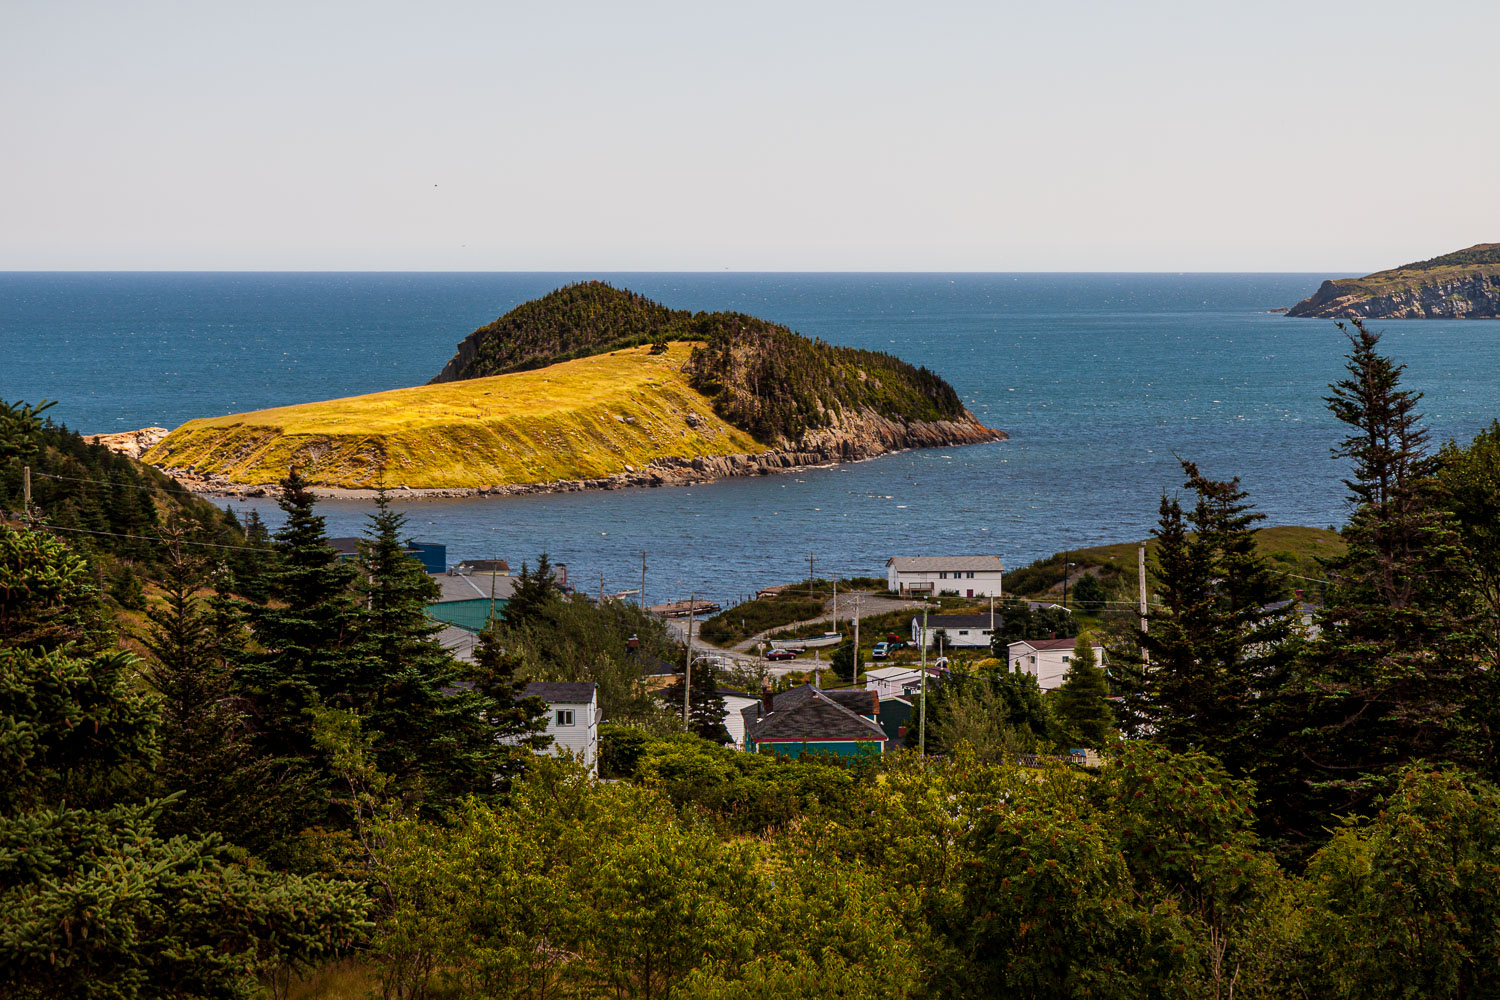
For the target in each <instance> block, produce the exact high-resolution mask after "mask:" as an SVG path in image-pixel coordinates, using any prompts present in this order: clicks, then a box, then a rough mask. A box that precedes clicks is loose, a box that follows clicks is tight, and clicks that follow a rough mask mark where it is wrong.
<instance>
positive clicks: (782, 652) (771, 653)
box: [766, 649, 797, 660]
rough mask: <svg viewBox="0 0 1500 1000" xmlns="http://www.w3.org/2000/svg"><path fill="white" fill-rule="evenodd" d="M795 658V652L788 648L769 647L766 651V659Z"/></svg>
mask: <svg viewBox="0 0 1500 1000" xmlns="http://www.w3.org/2000/svg"><path fill="white" fill-rule="evenodd" d="M796 658H797V654H796V653H794V652H792V651H791V650H790V649H771V650H767V651H766V659H768V660H795V659H796Z"/></svg>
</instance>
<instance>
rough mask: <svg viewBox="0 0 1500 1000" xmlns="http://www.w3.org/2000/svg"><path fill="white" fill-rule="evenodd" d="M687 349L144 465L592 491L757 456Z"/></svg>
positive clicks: (245, 474) (225, 439)
mask: <svg viewBox="0 0 1500 1000" xmlns="http://www.w3.org/2000/svg"><path fill="white" fill-rule="evenodd" d="M692 346H693V345H692V344H688V343H680V344H674V345H672V347H671V348H670V349H669V350H668V351H667V352H666V353H664V354H658V355H653V354H651V353H650V352H649V349H648V348H645V347H638V348H631V349H627V350H621V351H617V352H615V353H613V354H602V355H596V356H594V357H589V358H580V359H578V360H574V361H565V362H563V363H561V364H557V365H552V366H550V367H547V368H540V369H536V370H534V371H528V372H519V373H516V374H511V375H495V376H492V377H490V378H480V379H469V380H467V381H462V382H447V383H442V384H439V385H425V386H417V387H415V388H411V389H394V390H391V391H389V392H378V393H373V394H371V395H368V396H350V397H347V398H344V399H333V400H328V401H326V402H321V403H304V404H299V405H297V406H283V407H277V408H275V409H270V410H257V411H255V412H253V413H238V414H232V415H230V416H225V417H209V418H205V419H199V420H190V421H188V422H187V423H185V424H183V425H182V426H181V427H179V428H177V429H176V430H174V431H173V432H172V433H171V434H170V435H168V436H167V438H166V439H165V440H164V441H162V442H161V443H160V444H158V445H157V446H156V447H155V448H153V449H151V451H150V452H148V453H147V454H146V456H145V461H147V462H150V463H152V464H160V465H165V466H167V467H168V468H177V469H183V468H186V467H188V466H193V467H195V469H196V470H197V472H198V473H199V474H207V473H219V474H222V475H224V476H227V477H228V478H229V479H230V480H232V481H234V482H238V483H271V482H275V481H276V480H278V479H280V478H281V477H283V476H285V475H286V474H287V470H288V469H289V468H290V467H291V466H292V465H297V466H299V467H303V474H304V476H305V477H307V478H308V479H309V480H311V481H312V482H313V483H315V484H317V485H323V486H340V487H349V488H358V487H365V488H370V487H374V486H377V485H379V484H380V482H381V481H382V479H383V480H384V482H385V484H386V485H388V486H392V487H395V486H401V485H405V486H410V487H412V488H413V489H419V488H445V487H446V488H457V487H480V486H493V485H500V484H507V483H548V482H556V481H558V480H564V479H596V478H601V477H604V476H609V475H613V474H616V473H621V472H627V471H629V470H628V469H627V468H626V467H627V466H634V467H635V468H636V469H640V468H643V467H645V466H646V465H648V464H649V463H650V462H651V460H652V459H655V458H662V457H684V458H690V457H693V456H696V455H731V454H737V453H742V452H758V451H764V450H765V446H764V445H762V444H760V443H759V442H757V441H756V440H755V439H754V438H752V437H751V436H750V435H748V434H746V433H744V432H743V431H740V430H738V429H736V428H734V427H732V426H730V425H729V424H727V423H725V422H724V421H723V420H721V419H720V418H719V417H718V416H717V415H715V414H714V412H713V408H712V406H711V405H710V404H709V401H708V400H707V399H706V398H705V397H704V396H703V395H702V394H700V393H698V392H697V391H695V390H694V389H692V388H691V387H690V386H689V385H688V382H687V379H686V378H685V377H684V376H683V374H682V370H681V369H682V366H683V363H684V362H685V361H686V360H687V358H688V354H689V353H690V351H691V350H692Z"/></svg>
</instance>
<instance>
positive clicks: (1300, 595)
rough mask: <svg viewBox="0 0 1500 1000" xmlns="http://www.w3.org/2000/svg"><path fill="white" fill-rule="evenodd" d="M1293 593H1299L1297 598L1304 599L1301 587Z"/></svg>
mask: <svg viewBox="0 0 1500 1000" xmlns="http://www.w3.org/2000/svg"><path fill="white" fill-rule="evenodd" d="M1292 593H1293V594H1296V595H1297V600H1299V601H1300V600H1302V591H1301V590H1300V589H1298V590H1294V591H1292Z"/></svg>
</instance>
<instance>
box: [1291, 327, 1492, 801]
mask: <svg viewBox="0 0 1500 1000" xmlns="http://www.w3.org/2000/svg"><path fill="white" fill-rule="evenodd" d="M1345 333H1346V334H1347V335H1348V336H1349V340H1350V345H1351V349H1350V352H1349V355H1348V359H1347V364H1346V366H1345V367H1346V370H1347V372H1348V375H1347V377H1345V378H1343V379H1341V380H1340V381H1338V382H1336V383H1334V384H1333V385H1332V386H1331V389H1332V394H1331V395H1330V396H1328V397H1326V399H1327V402H1328V407H1329V409H1330V410H1331V411H1332V412H1333V415H1334V416H1335V417H1337V418H1338V419H1339V420H1340V421H1341V422H1343V423H1344V424H1346V425H1347V426H1348V428H1349V433H1348V436H1347V437H1345V438H1344V439H1343V441H1341V442H1340V444H1339V446H1338V447H1337V448H1336V449H1335V450H1334V456H1335V457H1336V458H1343V459H1347V460H1348V461H1349V463H1350V465H1351V477H1350V478H1349V479H1346V480H1345V485H1346V486H1347V487H1348V491H1349V492H1348V496H1349V501H1350V503H1351V505H1352V507H1353V511H1352V513H1351V515H1350V518H1349V523H1348V524H1347V525H1346V526H1345V528H1344V531H1343V537H1344V541H1345V542H1346V543H1347V545H1348V549H1347V552H1346V553H1345V554H1344V555H1343V556H1341V557H1339V558H1338V559H1336V560H1334V561H1333V562H1332V563H1331V564H1330V566H1329V585H1328V591H1327V601H1328V604H1327V606H1326V607H1325V608H1324V611H1323V613H1322V615H1321V617H1320V621H1319V624H1320V626H1321V630H1322V631H1321V635H1320V636H1319V638H1318V640H1317V641H1316V642H1315V643H1314V644H1313V645H1312V647H1311V648H1310V649H1309V650H1308V655H1307V656H1306V657H1305V658H1304V659H1303V660H1302V661H1301V663H1300V666H1299V677H1298V681H1299V689H1298V691H1297V698H1296V699H1295V700H1293V701H1291V702H1289V704H1288V709H1289V714H1290V718H1289V720H1288V721H1289V726H1288V728H1289V731H1291V732H1294V733H1297V734H1298V735H1299V736H1300V740H1299V744H1298V747H1297V750H1298V761H1299V769H1300V773H1299V777H1301V778H1302V783H1303V785H1304V787H1309V788H1311V789H1312V790H1313V792H1314V796H1313V799H1312V801H1311V802H1308V803H1306V812H1305V814H1304V815H1303V816H1302V818H1301V825H1302V826H1303V827H1304V829H1314V830H1316V829H1320V828H1322V827H1324V826H1326V825H1327V824H1328V822H1329V820H1328V816H1330V815H1331V814H1334V813H1342V812H1347V811H1350V810H1355V809H1360V808H1364V807H1366V806H1367V805H1368V804H1369V803H1370V802H1371V800H1372V798H1373V797H1374V796H1375V795H1376V794H1377V793H1378V792H1379V791H1381V790H1382V789H1385V788H1387V787H1388V786H1389V783H1390V781H1391V780H1392V778H1393V776H1394V775H1395V774H1396V772H1397V771H1398V770H1399V769H1400V768H1401V767H1402V766H1403V765H1404V764H1406V763H1409V762H1411V761H1413V760H1416V759H1419V758H1421V759H1426V760H1430V761H1452V762H1462V763H1469V762H1471V760H1472V753H1473V742H1472V736H1473V733H1472V731H1471V720H1470V718H1469V716H1468V715H1467V714H1466V713H1465V708H1466V704H1467V702H1468V700H1469V697H1470V693H1471V692H1472V691H1473V690H1475V688H1476V685H1477V684H1478V683H1479V681H1480V680H1481V679H1482V678H1481V677H1480V670H1479V664H1480V661H1479V659H1478V657H1476V656H1474V655H1473V654H1474V636H1473V632H1472V628H1473V625H1472V622H1471V621H1469V620H1468V619H1467V617H1466V616H1465V615H1464V613H1463V609H1464V606H1465V605H1464V597H1463V588H1464V581H1465V579H1466V572H1465V567H1464V565H1463V561H1462V559H1461V555H1462V547H1461V545H1460V544H1459V540H1458V537H1457V535H1456V534H1455V532H1454V530H1453V526H1452V524H1451V521H1450V516H1449V514H1448V513H1447V511H1446V510H1445V507H1444V504H1445V498H1444V496H1443V492H1442V489H1441V484H1440V483H1439V481H1438V479H1437V477H1436V471H1437V463H1436V461H1435V460H1434V457H1433V456H1432V455H1431V454H1430V453H1429V450H1428V445H1427V431H1426V429H1425V428H1424V427H1423V426H1422V424H1421V416H1420V415H1419V414H1418V413H1417V412H1416V406H1417V403H1418V401H1419V400H1420V399H1421V394H1420V393H1417V392H1412V391H1410V390H1406V389H1402V388H1400V382H1401V373H1402V371H1403V370H1404V367H1405V366H1403V365H1398V364H1396V363H1394V362H1393V361H1391V359H1390V358H1388V357H1385V356H1384V355H1382V354H1380V353H1379V351H1378V350H1377V346H1378V344H1379V342H1380V336H1379V334H1375V333H1371V332H1369V331H1368V330H1366V329H1365V327H1364V325H1363V324H1362V323H1360V322H1359V321H1357V320H1356V321H1354V330H1353V332H1352V333H1351V332H1349V331H1348V330H1345Z"/></svg>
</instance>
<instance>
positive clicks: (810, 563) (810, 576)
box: [807, 552, 817, 601]
mask: <svg viewBox="0 0 1500 1000" xmlns="http://www.w3.org/2000/svg"><path fill="white" fill-rule="evenodd" d="M807 599H808V600H809V601H815V600H817V598H816V597H814V596H813V554H812V553H811V552H809V553H808V554H807Z"/></svg>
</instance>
